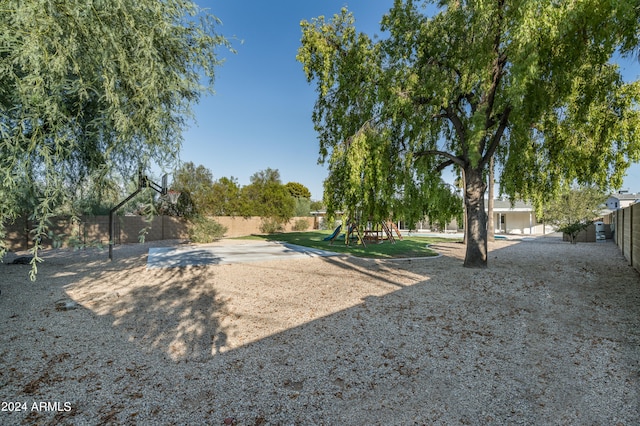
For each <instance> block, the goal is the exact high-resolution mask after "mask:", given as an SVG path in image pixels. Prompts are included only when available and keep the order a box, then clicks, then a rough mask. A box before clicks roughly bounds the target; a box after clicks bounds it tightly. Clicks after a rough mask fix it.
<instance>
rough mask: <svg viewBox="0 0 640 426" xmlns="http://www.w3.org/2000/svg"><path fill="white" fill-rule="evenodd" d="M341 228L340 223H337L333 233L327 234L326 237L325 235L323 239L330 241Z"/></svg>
mask: <svg viewBox="0 0 640 426" xmlns="http://www.w3.org/2000/svg"><path fill="white" fill-rule="evenodd" d="M341 229H342V225H338V227H337V228H336V229H335V230H334V231H333V234H331V235H329V236H328V237H325V239H324V240H325V241H331V240H333V239H334V238H335V237H336V236H337V235H338V234H339V233H340V230H341Z"/></svg>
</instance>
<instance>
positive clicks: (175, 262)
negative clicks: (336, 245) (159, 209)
mask: <svg viewBox="0 0 640 426" xmlns="http://www.w3.org/2000/svg"><path fill="white" fill-rule="evenodd" d="M337 255H339V253H334V252H330V251H325V250H317V249H313V248H309V247H303V246H297V245H295V244H289V243H280V242H252V243H247V244H233V245H210V246H208V245H201V246H189V247H157V248H149V255H148V257H147V268H148V269H152V268H175V267H182V266H195V265H224V264H231V263H246V262H264V261H272V260H279V259H294V258H313V257H326V256H337Z"/></svg>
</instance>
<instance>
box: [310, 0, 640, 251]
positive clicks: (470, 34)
mask: <svg viewBox="0 0 640 426" xmlns="http://www.w3.org/2000/svg"><path fill="white" fill-rule="evenodd" d="M429 3H434V2H418V1H411V0H407V1H402V0H396V1H395V2H394V5H393V7H392V8H391V10H390V11H389V13H388V14H386V15H385V16H384V17H383V18H382V25H381V29H382V30H383V31H385V32H386V33H385V38H383V39H381V40H379V41H376V42H374V41H372V40H371V39H370V38H369V37H368V36H366V35H363V34H358V33H357V32H356V30H355V28H354V22H355V20H354V18H353V16H352V15H350V14H349V13H348V12H347V11H346V10H345V9H343V10H342V12H341V13H340V14H339V15H335V16H334V17H333V20H331V21H330V22H328V23H327V22H325V20H324V18H323V17H321V18H318V19H316V20H312V21H311V22H306V21H303V22H302V24H301V26H302V31H303V37H302V44H301V47H300V50H299V54H298V60H299V61H300V62H302V64H303V69H304V71H305V73H306V76H307V80H308V81H309V82H313V83H315V85H316V91H317V93H318V99H317V101H316V105H315V108H314V112H313V116H312V118H313V121H314V124H315V127H316V130H317V131H318V138H319V141H320V156H321V160H322V161H324V160H325V159H326V158H327V157H329V171H330V175H329V178H328V179H327V181H326V183H325V199H326V201H327V202H328V210H329V211H334V210H336V209H347V210H349V211H355V210H359V211H362V212H364V213H366V214H372V215H374V216H376V217H378V216H383V215H385V214H387V215H389V214H391V213H392V212H393V213H394V214H403V212H404V213H405V214H411V215H414V214H415V212H416V211H418V210H422V209H420V208H419V206H421V205H422V206H424V205H428V206H429V209H428V210H429V211H430V213H431V214H434V215H438V212H439V211H441V212H446V211H447V209H446V206H445V204H444V203H446V202H450V201H454V199H453V198H450V197H439V195H440V194H442V192H440V191H439V190H438V188H440V186H441V184H440V180H439V175H440V173H441V171H442V170H443V169H444V168H445V167H447V166H449V165H455V166H456V167H458V168H459V170H460V172H461V174H462V175H463V178H465V179H463V181H464V182H465V185H466V188H465V191H464V194H465V201H466V203H467V205H470V203H471V202H472V203H471V204H473V205H481V203H479V202H478V201H479V200H478V197H480V198H481V197H483V196H484V189H483V188H484V185H483V184H482V177H483V176H484V174H486V167H487V164H488V162H489V160H490V159H491V158H492V157H494V156H495V160H496V165H497V169H498V170H500V171H501V172H500V173H501V176H500V177H499V181H500V182H501V188H500V189H501V191H502V192H503V193H506V194H508V195H510V196H511V197H512V198H514V199H517V198H522V199H526V200H532V201H534V202H535V203H536V205H541V203H542V202H543V201H544V200H545V199H548V198H550V197H553V196H554V194H556V193H557V192H558V191H559V189H560V188H561V187H562V185H563V184H566V183H571V182H573V181H577V182H580V183H594V184H597V185H599V186H600V187H602V188H603V189H606V188H615V187H617V186H619V185H620V183H621V177H622V176H623V173H624V171H625V169H626V167H627V166H628V164H629V162H630V161H632V160H633V159H637V158H638V156H640V139H639V137H638V136H639V135H638V134H637V131H636V130H635V129H637V128H638V124H640V123H638V106H639V104H638V102H639V100H640V99H639V98H638V96H639V95H640V92H638V86H637V85H636V84H635V83H634V84H625V83H623V82H622V80H621V78H620V75H619V71H618V70H617V68H616V67H615V66H614V65H611V64H610V61H611V58H612V55H613V54H614V53H615V52H616V50H618V49H621V50H622V52H624V53H628V52H630V51H631V50H632V49H634V48H636V47H637V45H638V37H639V34H640V32H639V31H638V22H639V16H640V9H638V8H637V5H635V6H633V5H632V4H631V3H634V2H624V1H621V0H604V1H600V0H577V1H571V2H557V1H555V0H498V1H492V2H482V1H459V0H441V1H438V2H435V3H436V4H437V8H436V9H435V11H434V12H433V13H428V14H427V13H425V12H424V9H422V8H421V6H423V5H429ZM387 34H388V36H387ZM470 177H473V179H471V178H470ZM427 185H430V186H429V187H427ZM449 192H450V191H449ZM398 194H400V195H398ZM469 197H474V198H475V199H474V200H470V199H469ZM400 200H401V201H400ZM425 210H427V209H425ZM409 212H410V213H409ZM478 214H483V212H481V213H478ZM469 220H470V219H469ZM477 223H479V224H481V221H479V222H477ZM468 228H470V227H468ZM481 228H482V226H479V227H478V231H477V232H479V233H483V232H486V230H485V229H481ZM482 241H484V244H486V238H483V237H482V235H476V236H475V237H474V238H472V239H471V242H472V243H474V244H475V243H478V244H481V243H482Z"/></svg>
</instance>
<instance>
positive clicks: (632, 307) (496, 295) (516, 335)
mask: <svg viewBox="0 0 640 426" xmlns="http://www.w3.org/2000/svg"><path fill="white" fill-rule="evenodd" d="M174 243H175V242H174ZM232 243H234V242H231V241H226V242H221V244H232ZM167 244H168V243H167ZM157 246H158V243H153V245H151V244H143V245H131V246H118V247H116V249H115V250H114V257H115V261H114V262H112V263H109V262H108V261H107V260H106V257H107V254H106V252H97V251H93V250H85V251H79V252H70V251H65V250H55V251H50V252H47V253H46V256H45V258H46V261H45V263H43V264H41V265H40V268H39V275H38V280H37V281H36V282H34V283H32V282H30V281H28V278H27V272H28V269H29V266H28V265H10V264H7V263H4V264H0V290H1V291H2V293H1V295H0V318H1V320H0V397H1V398H0V401H2V406H1V407H0V424H2V425H20V424H42V425H46V424H51V425H57V424H73V425H81V424H88V425H107V424H145V425H146V424H158V425H164V424H167V425H171V424H177V425H185V424H199V425H202V424H211V425H218V424H224V423H225V420H226V422H227V424H232V423H233V424H238V425H297V424H300V425H309V424H318V425H322V424H324V425H340V424H345V425H352V424H353V425H365V424H367V425H368V424H376V425H378V424H379V425H412V424H418V425H419V424H442V425H444V424H446V425H451V424H471V425H476V424H477V425H485V424H496V425H499V424H509V425H514V424H525V425H532V424H536V425H540V424H541V425H544V424H549V425H558V424H575V425H584V424H594V425H618V424H619V425H637V424H640V277H639V275H638V273H637V272H635V271H634V270H633V269H632V268H630V267H629V266H628V265H627V262H626V261H625V260H624V259H623V258H622V256H621V255H620V253H619V252H618V250H617V248H616V247H615V245H614V244H613V243H610V242H606V243H597V244H596V243H591V244H589V243H584V244H578V245H575V246H572V245H570V244H568V243H563V242H561V241H560V239H558V238H548V237H545V238H538V239H536V240H534V241H522V242H514V241H500V242H496V243H492V244H491V245H490V250H491V252H490V258H489V260H490V266H489V268H488V269H487V270H482V271H478V270H470V269H466V268H463V267H462V260H461V259H462V257H463V255H464V248H463V246H462V245H461V244H457V243H441V244H438V245H436V246H435V248H436V249H437V250H438V251H439V252H440V253H441V254H442V255H443V256H441V257H438V258H432V259H424V260H411V261H407V260H404V261H372V260H363V259H356V258H351V257H330V258H309V259H295V260H277V261H271V262H261V263H250V264H242V265H237V264H234V265H209V266H200V267H182V268H166V269H147V268H146V257H147V251H148V249H149V247H157ZM11 259H12V258H11V257H10V256H8V257H7V258H6V259H5V262H7V261H11Z"/></svg>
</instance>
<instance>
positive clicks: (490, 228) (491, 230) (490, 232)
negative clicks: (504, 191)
mask: <svg viewBox="0 0 640 426" xmlns="http://www.w3.org/2000/svg"><path fill="white" fill-rule="evenodd" d="M493 172H494V170H493V157H491V159H490V160H489V200H488V205H487V217H488V219H487V239H488V240H489V241H493V240H494V239H495V235H494V234H495V230H496V225H495V223H494V221H493V199H494V192H493V189H494V183H495V182H494V179H493Z"/></svg>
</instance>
